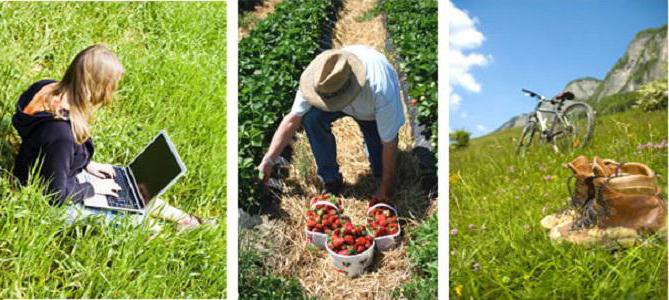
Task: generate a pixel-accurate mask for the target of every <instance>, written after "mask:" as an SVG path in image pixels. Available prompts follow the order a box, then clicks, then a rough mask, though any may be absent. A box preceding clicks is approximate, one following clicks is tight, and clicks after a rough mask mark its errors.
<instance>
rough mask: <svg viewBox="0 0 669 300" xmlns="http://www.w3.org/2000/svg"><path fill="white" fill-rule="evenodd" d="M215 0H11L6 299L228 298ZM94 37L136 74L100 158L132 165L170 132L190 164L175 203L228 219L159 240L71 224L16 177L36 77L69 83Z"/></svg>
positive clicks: (3, 74) (1, 152)
mask: <svg viewBox="0 0 669 300" xmlns="http://www.w3.org/2000/svg"><path fill="white" fill-rule="evenodd" d="M225 11H226V5H225V3H224V2H215V3H139V2H136V3H6V2H5V3H0V167H2V169H3V172H2V177H0V199H1V201H0V298H24V297H25V298H60V297H66V298H74V297H85V298H94V297H104V298H120V297H132V298H159V297H171V298H174V297H179V298H181V297H192V298H205V297H216V298H222V297H225V286H226V276H225V272H226V271H225V270H226V268H225V257H226V255H225V239H226V237H225V211H226V201H225V196H226V195H225V182H226V180H225V178H226V174H225V163H226V158H225V134H226V132H225V124H226V123H225V115H226V114H225V82H226V78H225V70H226V69H225V67H226V62H225V57H226V48H225V45H226V39H225V31H226V25H225V19H226V18H225V16H226V13H225ZM94 43H104V44H106V45H108V46H109V47H110V48H111V49H113V50H114V51H115V52H116V53H117V54H118V56H119V58H120V59H121V61H122V63H123V64H124V67H125V69H126V76H125V77H124V79H123V80H122V81H121V83H120V90H119V92H118V93H117V94H116V96H115V98H114V103H113V104H112V106H111V107H107V108H105V109H103V110H102V111H100V112H99V113H98V114H97V117H96V121H95V123H94V126H93V138H94V141H95V144H96V154H95V157H94V159H95V160H96V161H100V162H108V163H114V164H125V163H128V162H129V161H130V160H131V159H132V158H133V157H134V155H135V154H136V153H137V152H138V151H139V150H140V149H141V148H142V147H143V146H144V145H145V144H146V143H147V142H148V141H149V140H150V139H151V138H152V137H153V136H154V135H155V134H156V133H157V132H158V131H159V130H160V129H165V130H166V131H167V132H168V133H169V135H170V137H171V138H172V140H173V141H174V143H175V144H176V147H177V149H178V151H179V153H180V155H181V157H182V159H183V160H184V163H185V164H186V166H187V168H188V172H187V174H186V176H185V177H183V178H182V179H180V181H179V182H178V183H177V184H175V185H174V186H173V187H172V188H171V189H170V190H168V191H167V193H166V194H164V195H163V198H164V199H165V200H166V201H167V202H169V203H171V204H173V205H174V206H177V207H180V208H183V209H184V210H186V211H188V212H191V213H194V214H197V215H200V216H202V217H212V218H217V220H218V223H219V226H218V227H216V228H215V229H209V230H198V231H194V232H190V233H186V234H181V235H176V234H175V232H174V229H173V226H172V225H171V224H165V226H164V227H165V229H164V231H163V233H161V234H160V235H159V236H158V237H157V238H155V239H153V240H148V237H149V235H150V233H149V232H148V231H147V230H143V229H141V228H131V227H128V226H125V225H121V226H106V225H103V224H100V222H97V221H96V220H88V221H85V222H82V223H77V224H74V225H67V224H65V223H64V222H63V217H62V216H63V212H64V211H63V209H62V208H54V207H50V206H48V205H47V199H46V198H45V197H44V196H42V195H41V193H40V188H39V187H38V186H36V185H31V186H29V187H27V188H26V189H23V190H16V189H15V188H14V187H12V186H11V185H10V183H9V180H8V179H9V176H10V175H9V174H10V170H11V167H12V164H13V157H12V156H13V155H14V154H15V153H16V149H17V146H18V143H19V139H18V137H17V134H16V132H15V130H14V129H13V128H12V127H11V121H10V120H11V116H12V114H13V113H14V110H15V108H14V107H15V103H16V99H17V98H18V96H19V94H20V93H21V92H22V91H23V90H24V89H25V88H27V87H28V86H29V85H30V84H31V83H33V82H34V81H37V80H40V79H45V78H54V79H60V77H61V76H62V74H63V72H64V70H65V68H66V67H67V65H68V64H69V62H70V61H71V60H72V58H73V57H74V55H75V54H76V53H77V52H79V51H80V50H82V49H84V48H85V47H86V46H89V45H91V44H94Z"/></svg>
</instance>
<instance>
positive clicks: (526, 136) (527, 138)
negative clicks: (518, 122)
mask: <svg viewBox="0 0 669 300" xmlns="http://www.w3.org/2000/svg"><path fill="white" fill-rule="evenodd" d="M536 127H537V123H536V122H534V121H528V122H527V124H525V126H524V127H523V132H522V133H521V134H520V139H518V146H517V147H516V154H520V153H521V152H523V151H524V150H525V149H526V148H527V147H528V146H529V145H530V144H531V143H532V138H533V137H534V133H535V132H536Z"/></svg>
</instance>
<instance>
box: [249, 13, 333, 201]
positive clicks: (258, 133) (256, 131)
mask: <svg viewBox="0 0 669 300" xmlns="http://www.w3.org/2000/svg"><path fill="white" fill-rule="evenodd" d="M338 5H339V1H326V0H317V1H306V2H305V1H297V0H285V1H283V2H282V3H281V4H279V5H278V6H277V7H276V10H275V11H274V13H272V14H270V15H269V16H268V17H267V18H266V19H264V20H263V21H261V22H260V23H259V24H258V26H257V27H256V28H255V29H254V30H253V31H252V32H251V33H250V34H249V35H248V36H247V37H246V38H244V39H242V40H241V41H240V42H239V117H238V120H239V187H240V191H239V205H240V206H241V207H243V208H250V207H252V206H254V205H257V204H258V203H259V200H260V199H261V197H262V196H263V195H262V193H263V191H264V187H263V186H262V185H261V183H260V180H259V178H258V171H257V170H256V169H255V166H257V165H258V164H259V163H260V161H261V159H262V156H263V154H264V151H265V150H266V147H267V145H269V142H270V139H271V137H272V134H273V133H274V131H275V130H276V128H277V126H278V124H279V122H280V121H281V118H282V117H283V115H284V114H286V113H287V112H288V111H289V110H290V107H291V105H292V102H293V99H294V97H295V92H296V91H297V89H298V81H299V77H300V74H301V73H302V70H304V68H305V67H306V66H307V65H308V64H309V62H310V61H311V60H312V59H313V58H314V57H315V56H316V55H317V54H318V53H320V52H321V51H322V50H324V49H322V45H321V41H322V40H326V39H327V38H324V37H325V36H326V35H327V34H326V33H327V30H328V28H331V24H330V23H331V21H332V20H333V19H334V16H335V13H336V11H337V9H338Z"/></svg>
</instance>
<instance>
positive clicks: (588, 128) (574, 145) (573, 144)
mask: <svg viewBox="0 0 669 300" xmlns="http://www.w3.org/2000/svg"><path fill="white" fill-rule="evenodd" d="M577 109H582V110H583V112H585V117H586V119H585V122H580V123H579V122H576V120H575V119H572V118H573V117H571V115H570V112H572V111H575V110H577ZM564 118H566V119H567V120H568V121H569V123H570V124H571V125H570V126H572V127H573V128H569V129H565V130H567V131H569V133H570V134H571V137H570V138H569V139H567V140H566V142H567V143H568V144H567V146H566V147H565V146H562V147H560V148H569V149H571V150H574V149H578V148H583V147H585V146H587V145H588V144H589V143H590V139H591V138H592V133H593V130H594V126H595V111H594V110H593V109H592V107H591V106H590V105H588V104H587V103H583V102H574V103H572V104H570V105H569V106H567V107H566V108H565V109H564ZM579 121H583V120H579ZM575 124H579V125H575ZM583 125H584V126H583ZM579 127H585V128H579ZM581 131H583V134H579V133H580V132H581ZM563 138H564V137H563Z"/></svg>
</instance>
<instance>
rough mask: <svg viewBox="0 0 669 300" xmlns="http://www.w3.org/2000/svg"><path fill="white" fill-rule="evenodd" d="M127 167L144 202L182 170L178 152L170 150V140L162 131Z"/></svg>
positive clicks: (158, 192)
mask: <svg viewBox="0 0 669 300" xmlns="http://www.w3.org/2000/svg"><path fill="white" fill-rule="evenodd" d="M129 167H130V169H131V170H132V174H133V175H134V176H135V182H137V189H138V190H139V192H140V193H141V194H142V198H144V203H145V204H146V203H148V202H149V200H151V199H152V198H153V197H155V196H157V195H158V194H160V192H161V191H162V190H163V189H164V188H165V187H167V186H168V185H169V184H170V183H171V182H172V180H174V179H175V178H176V177H177V176H179V174H181V172H182V171H183V168H182V167H181V165H180V159H179V157H178V154H176V153H174V152H172V148H171V147H170V141H169V140H168V137H167V135H165V133H163V132H161V133H160V134H159V135H158V136H157V137H156V139H155V140H154V141H153V142H151V143H150V144H149V145H148V146H147V147H146V149H145V150H144V152H142V153H140V154H139V155H138V156H137V157H136V158H135V160H134V161H133V162H131V163H130V166H129Z"/></svg>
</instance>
